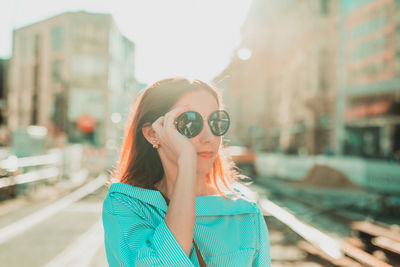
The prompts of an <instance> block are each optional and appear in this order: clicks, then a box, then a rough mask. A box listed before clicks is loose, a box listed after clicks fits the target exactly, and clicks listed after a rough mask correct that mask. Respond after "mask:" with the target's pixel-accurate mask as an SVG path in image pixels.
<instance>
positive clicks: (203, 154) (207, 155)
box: [197, 152, 214, 159]
mask: <svg viewBox="0 0 400 267" xmlns="http://www.w3.org/2000/svg"><path fill="white" fill-rule="evenodd" d="M197 155H199V157H202V158H206V159H210V158H212V157H213V155H214V153H213V152H198V153H197Z"/></svg>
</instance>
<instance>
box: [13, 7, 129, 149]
mask: <svg viewBox="0 0 400 267" xmlns="http://www.w3.org/2000/svg"><path fill="white" fill-rule="evenodd" d="M13 37H14V38H13V54H12V58H11V61H10V75H9V82H10V91H9V95H8V110H9V114H8V127H9V129H10V130H11V131H13V130H16V129H24V128H26V127H27V126H29V125H40V126H45V127H46V128H47V129H48V130H49V133H50V135H51V136H58V135H60V134H61V135H62V134H65V135H66V136H67V138H68V140H69V141H70V142H88V143H91V144H93V145H95V146H104V145H106V143H107V142H108V141H109V140H110V138H115V137H117V136H119V133H118V132H117V131H119V128H122V127H119V126H118V123H120V121H121V116H122V115H121V114H123V112H124V111H125V109H127V108H128V107H127V106H126V105H129V104H130V99H131V98H132V95H134V92H135V90H136V82H135V78H134V48H135V47H134V44H133V43H132V42H131V41H129V40H128V39H127V38H126V37H124V36H123V35H122V34H121V33H120V31H119V30H118V28H117V26H116V24H115V22H114V20H113V18H112V16H111V15H110V14H95V13H87V12H66V13H63V14H60V15H57V16H55V17H52V18H49V19H46V20H43V21H40V22H37V23H34V24H31V25H28V26H25V27H22V28H19V29H16V30H15V31H14V36H13ZM118 114H119V115H118ZM118 116H119V117H118Z"/></svg>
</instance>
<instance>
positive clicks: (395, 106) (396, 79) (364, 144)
mask: <svg viewBox="0 0 400 267" xmlns="http://www.w3.org/2000/svg"><path fill="white" fill-rule="evenodd" d="M340 14H341V20H340V21H341V24H340V49H341V52H342V53H341V55H342V58H341V59H340V64H339V66H338V67H339V68H338V71H339V73H340V80H339V91H338V94H339V98H338V99H339V100H340V103H342V105H341V106H340V108H339V109H338V118H339V120H338V125H337V127H338V129H340V131H338V135H337V139H338V143H337V144H338V149H339V150H341V151H342V152H343V153H344V154H348V155H359V156H363V157H373V158H381V157H390V155H391V154H395V153H400V1H398V0H397V1H394V0H374V1H348V0H346V1H344V0H343V1H341V8H340ZM398 156H399V159H400V155H398Z"/></svg>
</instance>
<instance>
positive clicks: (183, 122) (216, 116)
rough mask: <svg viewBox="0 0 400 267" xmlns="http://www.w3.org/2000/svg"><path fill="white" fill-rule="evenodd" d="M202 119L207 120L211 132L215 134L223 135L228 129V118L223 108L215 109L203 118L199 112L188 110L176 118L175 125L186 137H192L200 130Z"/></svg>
mask: <svg viewBox="0 0 400 267" xmlns="http://www.w3.org/2000/svg"><path fill="white" fill-rule="evenodd" d="M204 120H207V121H208V125H209V126H210V129H211V132H212V133H213V134H214V135H215V136H221V135H224V134H225V133H226V132H227V131H228V129H229V124H230V118H229V114H228V112H226V111H225V110H216V111H214V112H213V113H211V114H210V115H209V116H208V118H207V119H203V117H202V116H201V115H200V113H198V112H196V111H193V110H189V111H186V112H183V113H182V114H181V115H179V116H178V117H177V118H176V120H175V126H176V129H177V130H178V132H180V133H181V134H183V135H184V136H186V137H188V138H192V137H195V136H196V135H198V134H199V133H200V132H201V130H202V129H203V121H204Z"/></svg>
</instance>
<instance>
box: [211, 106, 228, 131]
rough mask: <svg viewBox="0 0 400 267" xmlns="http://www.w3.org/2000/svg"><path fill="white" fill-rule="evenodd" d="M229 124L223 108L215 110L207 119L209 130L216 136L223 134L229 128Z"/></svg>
mask: <svg viewBox="0 0 400 267" xmlns="http://www.w3.org/2000/svg"><path fill="white" fill-rule="evenodd" d="M229 124H230V118H229V115H228V113H227V112H226V111H224V110H217V111H215V112H213V113H212V114H211V115H210V117H209V120H208V125H210V129H211V131H212V132H213V134H214V135H217V136H221V135H224V134H225V133H226V132H227V131H228V129H229Z"/></svg>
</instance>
